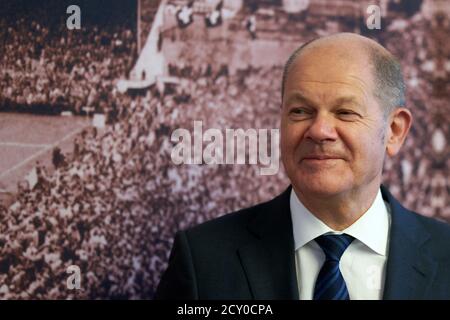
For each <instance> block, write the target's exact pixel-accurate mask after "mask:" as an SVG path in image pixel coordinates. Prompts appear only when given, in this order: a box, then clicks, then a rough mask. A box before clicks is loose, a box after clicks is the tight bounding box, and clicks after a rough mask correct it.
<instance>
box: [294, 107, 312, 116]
mask: <svg viewBox="0 0 450 320" xmlns="http://www.w3.org/2000/svg"><path fill="white" fill-rule="evenodd" d="M289 113H291V114H293V115H300V116H302V115H307V114H310V113H311V112H310V111H308V110H306V109H305V108H292V109H291V110H290V111H289Z"/></svg>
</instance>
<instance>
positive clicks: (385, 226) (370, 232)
mask: <svg viewBox="0 0 450 320" xmlns="http://www.w3.org/2000/svg"><path fill="white" fill-rule="evenodd" d="M290 208H291V217H292V227H293V232H294V242H295V250H297V249H299V248H301V247H303V246H304V245H306V244H307V243H308V242H310V241H311V240H314V239H315V238H317V237H318V236H321V235H323V234H325V233H334V234H341V233H346V234H348V235H351V236H352V237H354V238H355V239H358V240H359V241H361V242H362V243H364V244H365V245H366V246H367V247H369V248H370V249H372V250H373V251H375V252H376V253H378V254H380V255H383V256H386V253H387V243H388V233H389V206H388V205H387V204H386V203H385V202H384V201H383V198H382V196H381V190H378V193H377V196H376V197H375V200H374V201H373V203H372V205H371V206H370V208H369V209H368V210H367V211H366V213H364V214H363V215H362V216H361V217H360V218H359V219H358V220H357V221H355V222H354V223H353V224H352V225H351V226H349V227H348V228H346V229H345V230H343V231H342V232H339V231H335V230H333V229H331V228H330V227H328V226H327V225H326V224H325V223H323V222H322V221H321V220H320V219H318V218H317V217H316V216H315V215H314V214H312V213H311V212H310V211H309V210H308V209H306V207H305V206H304V205H303V204H302V203H301V201H300V200H299V199H298V197H297V195H296V194H295V192H294V189H293V188H292V190H291V196H290Z"/></svg>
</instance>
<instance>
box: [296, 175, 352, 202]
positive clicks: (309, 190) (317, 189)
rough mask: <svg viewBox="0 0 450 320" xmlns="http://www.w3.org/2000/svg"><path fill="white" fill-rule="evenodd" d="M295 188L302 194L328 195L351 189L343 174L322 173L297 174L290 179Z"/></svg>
mask: <svg viewBox="0 0 450 320" xmlns="http://www.w3.org/2000/svg"><path fill="white" fill-rule="evenodd" d="M291 181H292V183H293V185H294V186H295V188H296V189H297V190H298V191H300V192H301V193H303V194H310V195H317V196H321V197H327V196H328V197H329V196H334V195H338V194H340V193H343V192H345V191H347V190H349V189H351V187H350V185H351V183H347V182H346V179H345V177H344V176H342V175H341V176H334V177H332V176H330V175H328V176H327V175H322V176H317V177H314V176H312V175H306V176H302V175H297V176H296V177H295V179H293V180H291Z"/></svg>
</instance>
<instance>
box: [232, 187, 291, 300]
mask: <svg viewBox="0 0 450 320" xmlns="http://www.w3.org/2000/svg"><path fill="white" fill-rule="evenodd" d="M290 191H291V188H290V187H289V188H288V189H287V190H286V191H285V192H283V193H282V194H281V195H279V196H278V197H277V198H275V199H273V200H272V201H269V202H268V203H266V204H263V205H261V210H260V212H259V213H258V214H257V215H255V218H254V219H253V220H251V222H250V223H249V225H248V229H249V231H250V232H251V233H252V235H253V236H254V239H253V241H251V242H250V243H248V244H246V245H245V246H243V247H241V248H240V249H239V251H238V254H239V257H240V259H241V263H242V266H243V269H244V272H245V274H246V276H247V280H248V283H249V287H250V290H251V293H252V296H253V298H254V299H267V300H269V299H295V300H298V288H297V280H296V273H295V260H294V257H295V250H294V237H293V234H292V221H291V215H290V208H289V196H290Z"/></svg>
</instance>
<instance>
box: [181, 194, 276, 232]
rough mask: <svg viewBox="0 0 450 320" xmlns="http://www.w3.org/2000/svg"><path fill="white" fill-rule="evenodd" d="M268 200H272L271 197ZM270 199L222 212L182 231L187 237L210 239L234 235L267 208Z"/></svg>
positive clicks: (245, 228)
mask: <svg viewBox="0 0 450 320" xmlns="http://www.w3.org/2000/svg"><path fill="white" fill-rule="evenodd" d="M270 201H273V199H272V200H270ZM270 201H267V202H264V203H259V204H256V205H254V206H251V207H248V208H244V209H240V210H237V211H234V212H230V213H227V214H224V215H222V216H220V217H218V218H214V219H212V220H209V221H207V222H204V223H201V224H199V225H196V226H193V227H190V228H188V229H186V230H184V231H183V232H184V233H185V234H186V236H187V237H188V238H189V239H192V238H195V239H202V240H203V239H204V240H211V239H213V238H223V237H235V236H236V234H238V233H243V232H246V230H247V226H248V225H249V223H250V222H251V221H252V220H253V219H255V218H256V217H257V216H258V214H259V213H261V212H264V211H265V210H266V209H267V207H268V204H269V203H270Z"/></svg>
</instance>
